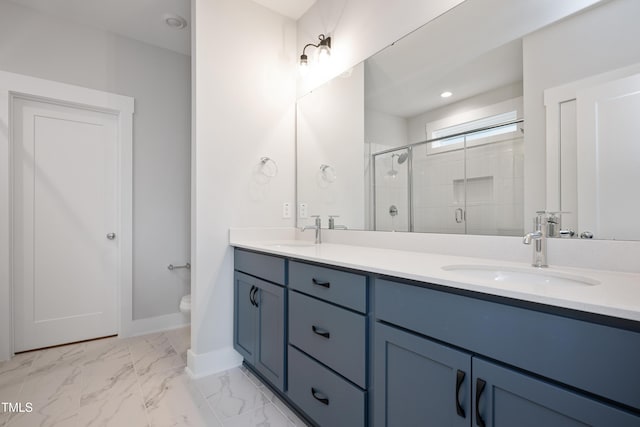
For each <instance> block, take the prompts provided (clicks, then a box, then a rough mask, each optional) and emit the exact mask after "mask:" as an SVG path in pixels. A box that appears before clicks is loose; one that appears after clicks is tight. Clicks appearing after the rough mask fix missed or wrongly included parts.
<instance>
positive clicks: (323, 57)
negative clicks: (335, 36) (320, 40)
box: [318, 44, 331, 64]
mask: <svg viewBox="0 0 640 427" xmlns="http://www.w3.org/2000/svg"><path fill="white" fill-rule="evenodd" d="M329 58H331V48H330V47H329V46H327V45H323V44H321V45H320V46H319V47H318V63H319V64H326V63H327V62H328V61H329Z"/></svg>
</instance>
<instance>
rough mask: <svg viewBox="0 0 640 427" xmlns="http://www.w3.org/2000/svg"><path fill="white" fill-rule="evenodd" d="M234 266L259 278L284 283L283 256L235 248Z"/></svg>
mask: <svg viewBox="0 0 640 427" xmlns="http://www.w3.org/2000/svg"><path fill="white" fill-rule="evenodd" d="M234 268H235V269H236V270H238V271H242V272H243V273H247V274H250V275H252V276H256V277H260V278H261V279H264V280H268V281H270V282H273V283H277V284H279V285H282V286H284V285H285V261H284V258H278V257H275V256H271V255H265V254H259V253H255V252H249V251H244V250H242V249H236V250H235V253H234Z"/></svg>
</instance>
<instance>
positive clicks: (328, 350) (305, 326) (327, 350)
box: [289, 292, 367, 388]
mask: <svg viewBox="0 0 640 427" xmlns="http://www.w3.org/2000/svg"><path fill="white" fill-rule="evenodd" d="M366 334H367V322H366V317H365V316H363V315H360V314H357V313H354V312H352V311H349V310H345V309H343V308H340V307H336V306H334V305H331V304H327V303H326V302H322V301H319V300H317V299H315V298H311V297H308V296H306V295H302V294H299V293H297V292H289V342H290V343H291V344H293V345H295V346H296V347H298V348H300V349H302V350H304V351H305V352H306V353H308V354H309V355H311V356H313V357H314V358H316V359H318V360H319V361H320V362H322V363H324V364H325V365H327V366H329V367H330V368H331V369H333V370H335V371H336V372H338V373H340V374H342V375H344V376H345V377H346V378H348V379H349V380H351V381H353V382H354V383H356V384H357V385H359V386H360V387H362V388H365V387H366V369H365V367H366V352H365V345H366V344H365V343H366Z"/></svg>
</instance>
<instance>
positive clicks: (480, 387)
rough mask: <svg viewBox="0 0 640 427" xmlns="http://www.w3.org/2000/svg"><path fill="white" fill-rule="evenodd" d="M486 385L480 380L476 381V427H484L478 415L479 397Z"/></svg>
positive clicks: (480, 416)
mask: <svg viewBox="0 0 640 427" xmlns="http://www.w3.org/2000/svg"><path fill="white" fill-rule="evenodd" d="M486 385H487V382H486V381H485V380H481V379H480V378H478V379H477V380H476V425H477V426H478V427H485V426H486V424H485V423H484V420H483V419H482V415H480V396H482V392H483V391H484V388H485V386H486Z"/></svg>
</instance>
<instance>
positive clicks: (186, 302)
mask: <svg viewBox="0 0 640 427" xmlns="http://www.w3.org/2000/svg"><path fill="white" fill-rule="evenodd" d="M180 311H181V312H183V313H191V294H189V295H185V296H183V297H182V299H181V300H180Z"/></svg>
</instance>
